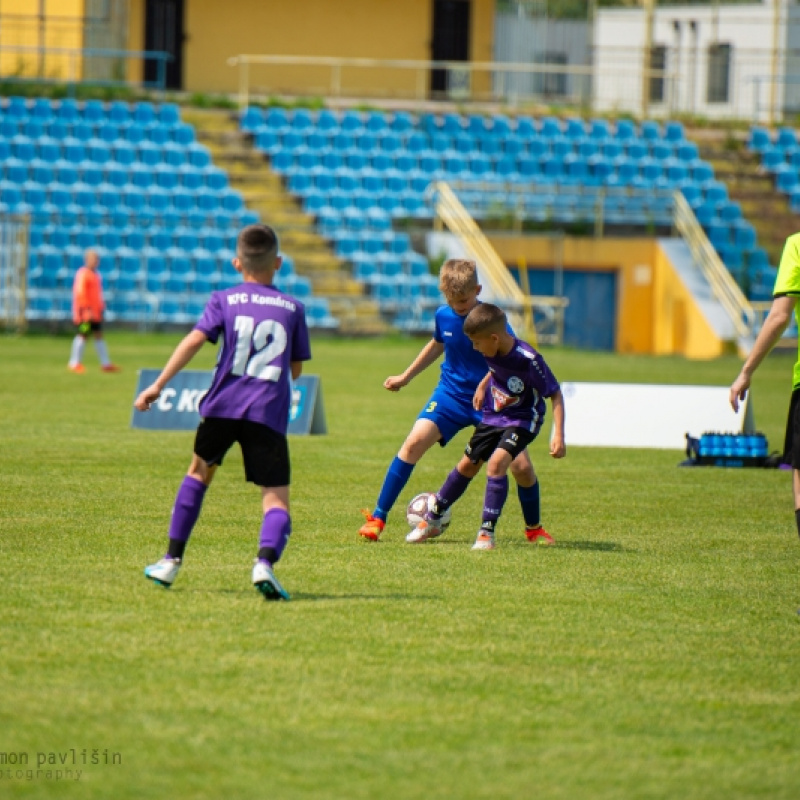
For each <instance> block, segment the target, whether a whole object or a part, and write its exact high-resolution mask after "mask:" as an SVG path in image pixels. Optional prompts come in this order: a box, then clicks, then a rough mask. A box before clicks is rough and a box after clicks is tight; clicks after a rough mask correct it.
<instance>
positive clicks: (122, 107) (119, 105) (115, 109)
mask: <svg viewBox="0 0 800 800" xmlns="http://www.w3.org/2000/svg"><path fill="white" fill-rule="evenodd" d="M106 116H107V118H108V119H109V120H110V121H111V122H113V123H116V124H117V125H120V124H126V123H128V122H130V119H131V111H130V106H129V105H128V104H127V103H124V102H123V101H121V100H113V101H112V102H111V103H110V104H109V106H108V111H107V113H106Z"/></svg>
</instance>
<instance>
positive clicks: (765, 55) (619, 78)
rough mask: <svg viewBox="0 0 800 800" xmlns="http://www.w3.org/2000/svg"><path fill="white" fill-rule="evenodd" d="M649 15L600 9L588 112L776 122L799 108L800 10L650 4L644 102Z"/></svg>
mask: <svg viewBox="0 0 800 800" xmlns="http://www.w3.org/2000/svg"><path fill="white" fill-rule="evenodd" d="M647 21H648V15H647V13H646V11H645V10H644V9H642V8H625V9H619V8H611V9H606V8H601V9H598V11H597V16H596V18H595V29H594V83H593V87H594V97H593V101H594V102H593V105H594V108H595V110H597V111H603V112H612V113H622V112H628V113H631V114H635V115H637V116H638V115H644V116H652V117H667V116H670V115H675V114H692V115H696V116H701V117H707V118H710V119H722V118H735V119H746V120H754V121H756V120H757V121H764V122H766V121H771V120H774V121H778V120H781V119H783V118H785V116H786V115H788V114H795V113H798V112H800V7H798V5H797V4H796V3H795V2H794V1H792V2H791V4H790V0H762V2H757V1H756V2H753V3H752V4H746V5H741V4H737V5H710V6H709V5H704V6H690V5H686V6H665V7H660V6H657V7H656V8H655V9H654V11H653V14H652V38H651V41H652V47H651V51H650V65H651V69H653V70H658V73H656V74H654V75H652V77H650V79H649V80H648V89H649V103H648V102H647V100H646V98H645V81H644V79H643V66H644V52H645V44H646V42H647V35H646V34H647Z"/></svg>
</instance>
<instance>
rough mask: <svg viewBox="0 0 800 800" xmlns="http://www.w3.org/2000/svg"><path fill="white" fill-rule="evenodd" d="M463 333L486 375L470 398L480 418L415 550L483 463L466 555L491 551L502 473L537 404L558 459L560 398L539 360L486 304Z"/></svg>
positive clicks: (537, 425)
mask: <svg viewBox="0 0 800 800" xmlns="http://www.w3.org/2000/svg"><path fill="white" fill-rule="evenodd" d="M464 333H465V334H466V335H467V336H468V337H469V339H470V341H471V342H472V345H473V347H474V348H475V350H476V351H477V352H478V353H480V354H481V355H482V356H483V357H484V358H485V363H486V364H487V365H488V368H489V372H488V373H486V374H485V376H484V378H483V380H482V381H481V382H480V385H479V386H478V388H477V390H476V391H475V396H474V405H475V408H476V409H481V411H482V413H481V422H480V424H479V425H478V427H477V428H476V429H475V433H474V434H473V436H472V438H471V439H470V441H469V444H468V445H467V448H466V450H465V452H464V455H463V456H462V457H461V460H460V461H459V462H458V464H457V466H456V467H455V469H454V470H452V472H451V473H450V474H449V475H448V476H447V479H446V480H445V482H444V484H443V485H442V488H441V489H439V491H438V492H437V493H436V501H435V503H434V504H433V507H432V509H431V511H429V512H428V513H427V514H426V517H425V519H424V520H423V521H422V522H420V523H419V525H417V527H416V528H415V529H414V530H413V531H411V533H409V534H408V536H407V537H406V540H407V541H409V542H413V543H418V542H424V541H426V540H428V539H432V538H435V537H436V536H439V535H441V533H442V525H441V519H442V515H443V514H444V513H445V511H446V510H447V509H448V508H450V506H452V505H453V503H455V502H456V500H458V498H459V497H461V495H462V494H464V492H465V491H466V488H467V486H469V483H470V481H471V480H472V479H473V478H474V477H475V476H476V475H477V474H478V472H479V471H480V468H481V466H482V465H483V464H484V463H485V464H486V494H485V496H484V504H483V518H482V521H481V527H480V530H479V531H478V536H477V538H476V539H475V544H474V545H473V547H472V549H473V550H493V549H494V546H495V526H496V525H497V521H498V519H499V518H500V514H501V513H502V511H503V505H504V504H505V501H506V498H507V496H508V476H507V473H508V470H509V468H510V467H511V465H512V464H513V463H514V461H516V460H517V459H518V458H519V457H520V455H521V454H522V453H525V452H527V451H526V448H527V446H528V445H529V444H530V443H531V442H532V441H533V440H534V439H535V438H536V436H537V434H538V433H539V431H540V429H541V427H542V422H543V421H544V416H545V408H546V406H545V398H550V402H551V404H552V407H553V437H552V439H551V442H550V455H551V456H553V458H563V457H564V456H565V455H566V452H567V451H566V445H565V444H564V398H563V397H562V394H561V387H560V386H559V383H558V381H557V380H556V378H555V376H554V375H553V373H552V372H551V371H550V368H549V367H548V366H547V364H546V363H545V360H544V359H543V358H542V356H541V354H540V353H538V352H537V351H536V350H534V349H533V348H532V347H531V346H530V345H529V344H527V343H526V342H523V341H522V340H520V339H517V338H516V337H515V336H513V335H512V334H510V333H509V332H508V322H507V321H506V315H505V313H504V312H503V311H502V309H500V308H498V307H497V306H495V305H492V304H490V303H481V304H480V305H477V306H476V307H475V308H474V309H473V310H472V311H470V313H469V314H468V316H467V318H466V320H465V321H464Z"/></svg>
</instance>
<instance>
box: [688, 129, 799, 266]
mask: <svg viewBox="0 0 800 800" xmlns="http://www.w3.org/2000/svg"><path fill="white" fill-rule="evenodd" d="M687 135H688V136H691V138H692V140H693V141H694V142H696V143H697V145H698V146H699V148H700V157H701V158H703V159H705V160H706V161H708V162H709V163H710V164H711V165H712V166H713V167H714V175H715V177H716V179H717V180H719V181H722V182H723V183H724V184H725V185H726V186H727V187H728V195H729V197H730V199H731V200H734V201H736V202H737V203H739V205H740V206H741V208H742V213H743V215H744V217H745V218H746V219H747V220H748V221H749V222H750V223H752V225H753V227H754V228H755V229H756V233H757V234H758V243H759V245H760V246H761V247H763V248H764V249H765V250H766V251H767V253H768V255H769V259H770V263H771V264H774V265H776V266H777V264H778V263H779V262H780V259H781V253H782V252H783V245H784V243H785V241H786V237H787V236H790V235H791V234H793V233H797V230H798V227H799V226H800V217H798V215H797V214H795V213H793V212H792V210H791V209H790V208H789V201H788V198H787V197H786V196H785V195H783V194H782V193H781V192H778V191H776V189H775V183H774V180H773V178H772V177H771V176H770V175H769V174H768V173H766V172H764V170H763V169H762V168H761V166H760V158H759V156H758V154H756V153H751V152H750V151H749V150H748V149H747V133H746V132H739V131H735V132H734V131H730V132H725V131H720V130H718V129H716V130H706V129H703V130H692V131H688V132H687Z"/></svg>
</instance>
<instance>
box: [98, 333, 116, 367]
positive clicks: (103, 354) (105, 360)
mask: <svg viewBox="0 0 800 800" xmlns="http://www.w3.org/2000/svg"><path fill="white" fill-rule="evenodd" d="M94 349H95V350H96V351H97V357H98V358H99V359H100V367H101V369H102V370H103V372H119V367H118V366H117V365H116V364H112V363H111V357H110V356H109V355H108V346H107V345H106V340H105V339H104V338H103V334H102V333H100V332H99V331H98V332H97V333H96V334H95V336H94Z"/></svg>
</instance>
